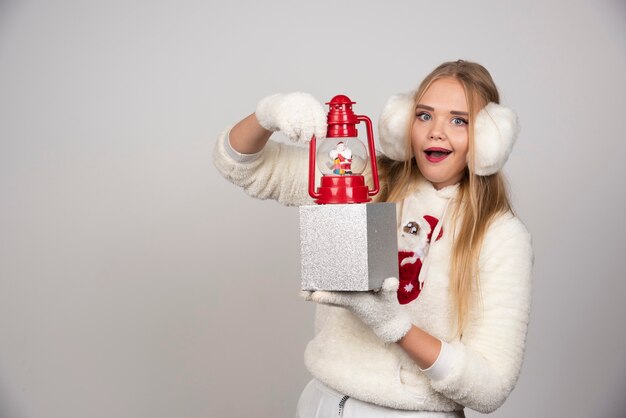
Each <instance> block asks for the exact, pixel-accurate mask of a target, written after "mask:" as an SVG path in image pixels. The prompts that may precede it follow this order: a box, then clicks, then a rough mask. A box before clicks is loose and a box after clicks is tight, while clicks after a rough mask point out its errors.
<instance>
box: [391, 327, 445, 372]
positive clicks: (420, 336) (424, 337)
mask: <svg viewBox="0 0 626 418" xmlns="http://www.w3.org/2000/svg"><path fill="white" fill-rule="evenodd" d="M398 345H399V346H400V347H402V349H403V350H404V351H406V353H407V354H408V355H409V357H411V358H412V359H413V361H415V362H416V363H417V365H418V366H419V367H420V368H421V369H428V368H429V367H431V366H432V365H433V364H434V363H435V361H436V360H437V357H439V353H440V351H441V345H442V343H441V340H440V339H439V338H436V337H433V336H432V335H430V334H429V333H427V332H426V331H424V330H422V329H421V328H418V327H416V326H415V325H413V326H411V328H410V329H409V332H407V333H406V334H405V335H404V337H402V338H400V340H399V341H398Z"/></svg>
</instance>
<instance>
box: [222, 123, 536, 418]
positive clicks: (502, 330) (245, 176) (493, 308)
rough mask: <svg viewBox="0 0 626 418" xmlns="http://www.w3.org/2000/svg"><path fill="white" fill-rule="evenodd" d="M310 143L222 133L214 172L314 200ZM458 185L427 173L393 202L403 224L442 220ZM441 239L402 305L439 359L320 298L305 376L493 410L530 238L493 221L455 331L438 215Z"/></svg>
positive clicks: (518, 316)
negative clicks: (471, 296) (235, 138)
mask: <svg viewBox="0 0 626 418" xmlns="http://www.w3.org/2000/svg"><path fill="white" fill-rule="evenodd" d="M307 158H308V157H307V151H306V149H304V148H300V147H295V146H292V145H286V144H279V143H276V142H273V141H269V142H268V144H267V145H266V147H265V148H264V149H263V150H262V151H261V152H259V153H258V154H255V155H242V154H238V153H237V152H235V151H234V150H233V149H232V148H230V146H229V144H228V137H227V132H225V133H224V134H222V136H221V137H220V138H219V139H218V141H217V143H216V146H215V152H214V163H215V165H216V167H217V169H218V170H219V172H220V173H221V174H222V175H223V176H224V177H225V178H227V179H228V180H230V181H231V182H233V183H234V184H236V185H238V186H240V187H242V188H243V189H244V190H246V191H247V192H248V193H249V194H250V195H252V196H254V197H257V198H260V199H275V200H277V201H279V202H281V203H283V204H286V205H302V204H311V203H312V199H311V198H310V197H309V196H308V193H307V179H308V176H307V170H308V161H307ZM456 192H457V186H451V187H446V188H444V189H441V190H436V189H435V188H434V187H433V186H432V185H431V184H430V183H429V182H427V181H424V182H422V184H420V185H419V187H418V190H417V191H416V192H415V193H414V194H413V195H412V196H411V197H410V198H407V200H405V202H404V204H403V205H399V217H398V221H399V227H400V228H401V227H402V225H404V224H405V222H406V221H407V220H416V219H418V218H419V219H422V217H423V216H424V215H430V216H434V217H436V218H438V219H440V218H441V217H442V216H443V212H444V208H445V207H446V205H447V204H448V201H449V200H450V199H454V197H455V195H456ZM448 222H449V221H448ZM442 225H443V227H442V229H443V235H442V236H441V239H439V240H437V241H434V237H433V243H432V244H431V245H430V250H429V253H428V256H427V258H428V260H427V261H426V260H425V261H424V263H425V266H426V265H428V270H427V271H425V272H424V273H426V274H425V281H424V287H423V289H422V291H421V294H420V295H419V297H418V298H417V299H415V300H413V301H412V302H410V303H408V304H406V305H402V308H403V309H406V310H407V311H408V312H409V314H410V317H411V319H412V322H413V324H415V325H416V326H418V327H420V328H422V329H423V330H424V331H426V332H428V333H430V334H431V335H433V336H435V337H437V338H439V339H441V340H442V341H444V342H445V343H444V344H443V347H442V351H441V353H440V355H439V358H438V359H437V361H436V362H435V364H434V365H433V366H431V367H430V368H429V369H428V370H421V369H420V368H419V367H418V366H417V365H416V364H415V362H414V361H413V360H412V359H411V358H410V357H409V356H408V355H407V354H406V353H405V352H404V351H403V350H402V349H401V348H400V347H399V346H398V345H397V344H395V343H393V344H385V343H383V342H382V341H381V340H380V339H378V338H377V337H376V335H375V334H374V333H373V332H372V331H371V330H370V329H369V328H368V327H367V326H365V325H364V324H363V323H362V322H361V321H360V320H359V319H358V318H357V317H356V316H354V315H353V314H352V313H351V312H350V311H348V310H346V309H344V308H338V307H329V306H323V305H319V306H318V308H317V313H316V335H315V337H314V338H313V340H312V341H311V342H310V343H309V345H308V346H307V349H306V351H305V364H306V366H307V368H308V369H309V371H310V372H311V374H313V376H315V377H316V378H317V379H319V380H320V381H322V382H324V383H325V384H326V385H328V386H330V387H332V388H334V389H335V390H337V391H338V392H341V393H344V394H346V395H349V396H351V397H354V398H357V399H361V400H363V401H367V402H372V403H375V404H379V405H383V406H387V407H391V408H397V409H407V410H427V411H454V410H460V409H463V407H464V406H465V407H469V408H472V409H475V410H477V411H480V412H491V411H494V410H495V409H496V408H498V407H499V406H500V405H501V404H502V403H503V402H504V400H505V399H506V398H507V396H508V395H509V393H510V392H511V390H512V389H513V387H514V385H515V382H516V381H517V378H518V376H519V372H520V367H521V364H522V358H523V353H524V344H525V339H526V330H527V325H528V319H529V313H530V293H531V292H530V287H531V268H532V260H533V255H532V248H531V238H530V235H529V233H528V231H527V230H526V228H525V227H524V225H523V224H522V223H521V222H520V221H519V220H518V219H517V218H516V217H514V216H513V215H512V214H510V213H509V214H506V215H503V216H501V217H500V218H498V219H497V220H496V221H494V222H493V223H492V224H491V225H490V227H489V229H488V231H487V233H486V235H485V239H484V243H483V246H482V249H481V253H480V260H479V268H480V289H478V290H477V292H478V293H477V294H476V298H475V300H477V301H478V302H477V303H474V304H473V308H472V311H471V313H470V315H469V321H468V323H467V325H466V327H465V329H464V331H463V335H462V336H461V337H460V338H459V337H457V336H456V335H455V329H456V328H455V318H454V315H453V313H452V311H451V309H450V306H451V305H450V294H449V282H450V278H449V271H450V256H451V251H452V242H453V239H452V236H453V230H454V228H453V227H452V226H450V225H448V224H447V223H446V220H444V222H443V224H442Z"/></svg>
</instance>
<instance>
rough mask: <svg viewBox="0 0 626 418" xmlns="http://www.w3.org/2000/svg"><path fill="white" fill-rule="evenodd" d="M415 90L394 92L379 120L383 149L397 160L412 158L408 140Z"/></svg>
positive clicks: (379, 133) (379, 134)
mask: <svg viewBox="0 0 626 418" xmlns="http://www.w3.org/2000/svg"><path fill="white" fill-rule="evenodd" d="M414 95H415V92H413V91H410V92H407V93H401V94H394V95H393V96H391V97H390V98H389V99H387V102H386V103H385V107H384V108H383V111H382V113H381V114H380V119H379V120H378V140H379V142H380V147H381V151H382V152H383V154H385V155H386V156H387V157H389V158H391V159H392V160H396V161H406V160H408V159H410V158H411V153H410V152H407V146H406V142H407V141H408V138H407V134H408V129H409V122H410V120H411V116H412V115H413V96H414Z"/></svg>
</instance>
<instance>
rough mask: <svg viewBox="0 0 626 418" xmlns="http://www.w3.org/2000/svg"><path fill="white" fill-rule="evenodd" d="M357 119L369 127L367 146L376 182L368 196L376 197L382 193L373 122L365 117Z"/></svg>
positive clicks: (360, 116)
mask: <svg viewBox="0 0 626 418" xmlns="http://www.w3.org/2000/svg"><path fill="white" fill-rule="evenodd" d="M356 118H357V120H358V121H359V122H361V121H363V122H365V125H366V126H367V145H368V148H369V151H370V161H371V164H372V179H373V180H374V188H373V189H372V190H369V191H368V192H367V194H368V195H369V196H374V195H375V194H376V193H378V192H379V191H380V184H379V182H378V165H377V164H376V149H375V148H374V134H373V131H372V121H371V119H370V118H368V117H367V116H365V115H356Z"/></svg>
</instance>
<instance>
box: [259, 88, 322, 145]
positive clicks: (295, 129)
mask: <svg viewBox="0 0 626 418" xmlns="http://www.w3.org/2000/svg"><path fill="white" fill-rule="evenodd" d="M255 115H256V118H257V120H258V121H259V124H260V125H261V126H262V127H263V128H265V129H267V130H269V131H280V132H282V133H283V134H285V135H286V136H287V137H288V138H289V139H291V140H292V141H293V142H300V143H307V142H309V141H310V140H311V137H312V136H313V135H315V137H316V138H318V139H321V138H324V137H325V136H326V112H325V111H324V106H322V104H321V103H320V102H318V101H317V100H316V99H315V98H314V97H313V96H311V95H310V94H308V93H300V92H297V93H287V94H282V93H279V94H273V95H271V96H267V97H265V98H263V99H261V101H260V102H259V104H258V105H257V108H256V112H255Z"/></svg>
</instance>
